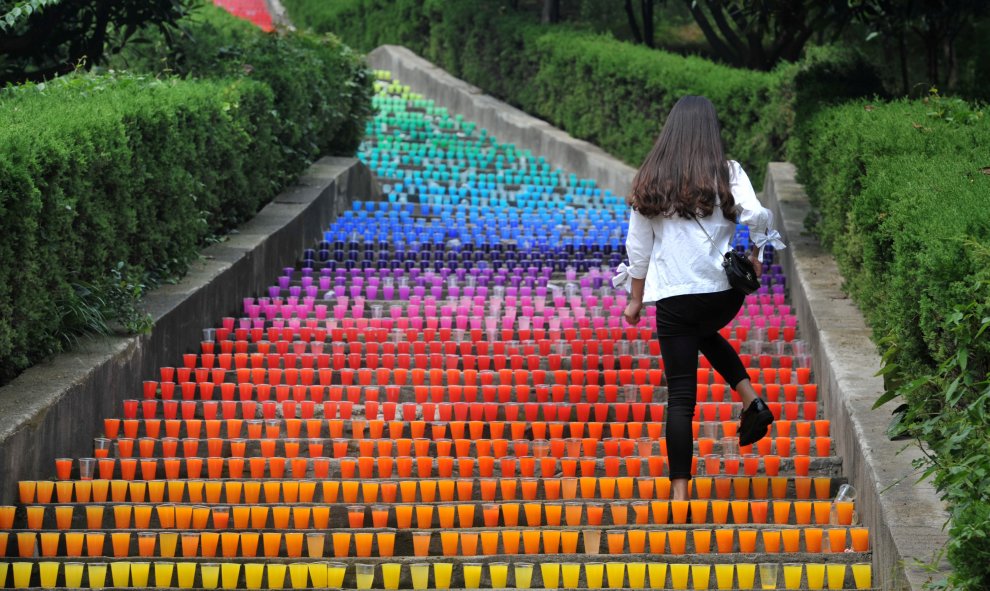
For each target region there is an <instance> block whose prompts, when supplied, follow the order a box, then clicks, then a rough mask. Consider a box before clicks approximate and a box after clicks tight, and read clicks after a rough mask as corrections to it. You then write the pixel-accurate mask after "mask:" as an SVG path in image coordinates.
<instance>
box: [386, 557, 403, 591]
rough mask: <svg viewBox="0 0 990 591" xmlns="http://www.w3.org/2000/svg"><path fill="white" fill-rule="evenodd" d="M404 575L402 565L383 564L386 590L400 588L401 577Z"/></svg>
mask: <svg viewBox="0 0 990 591" xmlns="http://www.w3.org/2000/svg"><path fill="white" fill-rule="evenodd" d="M401 574H402V565H401V564H400V563H398V562H386V563H384V564H382V584H383V585H385V588H386V589H398V588H399V575H401Z"/></svg>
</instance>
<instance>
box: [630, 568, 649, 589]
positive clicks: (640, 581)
mask: <svg viewBox="0 0 990 591" xmlns="http://www.w3.org/2000/svg"><path fill="white" fill-rule="evenodd" d="M626 572H627V573H628V575H629V588H630V589H643V588H645V587H646V563H645V562H629V563H626Z"/></svg>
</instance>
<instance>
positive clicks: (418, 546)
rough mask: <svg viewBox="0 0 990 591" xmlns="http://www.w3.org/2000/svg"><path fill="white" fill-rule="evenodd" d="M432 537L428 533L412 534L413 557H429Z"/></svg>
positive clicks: (417, 532) (415, 532) (418, 532)
mask: <svg viewBox="0 0 990 591" xmlns="http://www.w3.org/2000/svg"><path fill="white" fill-rule="evenodd" d="M432 535H433V534H431V533H430V532H428V531H414V532H413V533H412V540H413V555H414V556H418V557H423V556H429V554H430V539H431V538H432Z"/></svg>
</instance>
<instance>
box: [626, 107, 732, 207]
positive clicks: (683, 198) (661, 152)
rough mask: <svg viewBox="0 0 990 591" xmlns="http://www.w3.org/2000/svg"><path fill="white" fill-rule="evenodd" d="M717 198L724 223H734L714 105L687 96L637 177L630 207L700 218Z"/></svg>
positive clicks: (727, 175)
mask: <svg viewBox="0 0 990 591" xmlns="http://www.w3.org/2000/svg"><path fill="white" fill-rule="evenodd" d="M716 194H717V196H718V200H719V201H718V203H719V207H720V208H721V210H722V213H723V214H724V215H725V217H726V219H729V220H732V221H733V222H734V221H736V202H735V200H734V199H733V198H732V190H731V188H730V185H729V166H728V163H727V162H726V159H725V148H724V147H723V145H722V134H721V126H720V125H719V121H718V115H717V114H716V113H715V106H714V105H712V102H711V101H710V100H708V99H707V98H705V97H703V96H685V97H682V98H681V99H680V100H679V101H677V103H676V104H675V105H674V108H672V109H671V110H670V113H669V114H668V115H667V121H666V122H665V123H664V125H663V129H662V130H661V131H660V136H659V137H658V138H657V141H656V143H655V144H654V145H653V149H652V150H650V153H649V154H647V156H646V159H645V160H644V161H643V165H642V166H641V167H640V168H639V171H638V172H637V173H636V177H635V178H634V179H633V185H632V195H630V197H629V200H628V201H629V205H630V206H632V207H633V208H634V209H636V210H637V211H638V212H640V213H641V214H643V215H644V216H646V217H656V216H658V215H662V216H664V217H668V218H669V217H673V216H674V215H679V216H681V217H684V218H696V217H702V218H704V217H708V216H710V215H711V214H712V212H713V211H714V210H715V205H716Z"/></svg>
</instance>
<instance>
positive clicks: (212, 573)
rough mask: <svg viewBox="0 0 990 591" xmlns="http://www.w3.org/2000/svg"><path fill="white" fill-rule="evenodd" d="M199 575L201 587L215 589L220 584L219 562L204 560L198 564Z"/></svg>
mask: <svg viewBox="0 0 990 591" xmlns="http://www.w3.org/2000/svg"><path fill="white" fill-rule="evenodd" d="M199 577H200V579H202V581H203V587H205V588H207V589H216V588H217V587H219V586H220V564H219V563H216V562H204V563H203V564H201V565H199Z"/></svg>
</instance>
